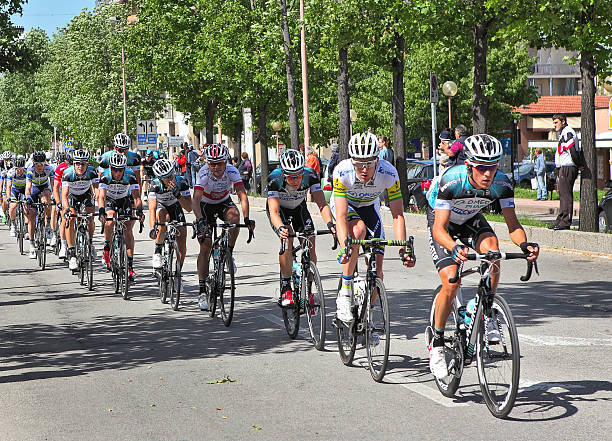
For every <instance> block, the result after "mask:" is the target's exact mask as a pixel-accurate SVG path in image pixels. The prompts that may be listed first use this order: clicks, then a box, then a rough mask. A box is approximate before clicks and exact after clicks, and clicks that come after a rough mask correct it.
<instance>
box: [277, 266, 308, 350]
mask: <svg viewBox="0 0 612 441" xmlns="http://www.w3.org/2000/svg"><path fill="white" fill-rule="evenodd" d="M292 278H293V276H292ZM303 278H304V276H302V279H303ZM300 280H301V279H300ZM293 285H294V286H293V305H289V306H284V307H282V311H283V322H284V323H285V330H286V331H287V335H288V336H289V338H290V339H292V340H294V339H295V338H297V335H298V333H299V332H300V302H301V299H303V295H302V294H301V293H300V286H301V282H300V283H297V284H293Z"/></svg>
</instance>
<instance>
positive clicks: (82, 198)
mask: <svg viewBox="0 0 612 441" xmlns="http://www.w3.org/2000/svg"><path fill="white" fill-rule="evenodd" d="M72 160H73V165H72V166H70V167H68V168H67V169H66V170H64V172H63V174H62V205H63V206H64V215H68V214H77V213H79V212H81V211H84V212H85V213H88V214H91V213H93V212H94V204H93V195H94V193H95V191H96V190H97V188H98V182H99V179H98V175H97V173H96V170H95V169H94V168H93V167H92V166H91V165H89V152H87V151H86V150H76V151H75V152H74V153H73V155H72ZM75 220H76V219H75V218H72V219H69V222H68V224H67V225H66V229H67V234H66V239H67V242H68V256H69V261H68V268H69V269H71V270H73V271H74V270H76V269H77V267H78V264H77V260H76V255H75V248H74V242H75V225H76V222H75ZM87 229H88V231H89V237H90V238H93V233H94V222H93V217H90V218H88V219H87ZM92 253H93V257H94V259H95V258H96V249H95V248H94V247H93V245H92Z"/></svg>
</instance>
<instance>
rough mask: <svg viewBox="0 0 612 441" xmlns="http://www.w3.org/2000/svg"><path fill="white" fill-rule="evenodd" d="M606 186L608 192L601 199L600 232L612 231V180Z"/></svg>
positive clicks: (599, 208)
mask: <svg viewBox="0 0 612 441" xmlns="http://www.w3.org/2000/svg"><path fill="white" fill-rule="evenodd" d="M604 187H605V188H607V189H608V192H607V193H606V194H604V195H603V197H602V198H601V201H599V207H598V210H599V232H600V233H612V180H607V181H606V183H605V184H604Z"/></svg>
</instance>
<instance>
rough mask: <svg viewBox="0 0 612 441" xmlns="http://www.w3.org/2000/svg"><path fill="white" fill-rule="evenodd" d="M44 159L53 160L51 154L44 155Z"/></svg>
mask: <svg viewBox="0 0 612 441" xmlns="http://www.w3.org/2000/svg"><path fill="white" fill-rule="evenodd" d="M45 158H47V161H51V160H52V159H53V153H51V152H47V153H45Z"/></svg>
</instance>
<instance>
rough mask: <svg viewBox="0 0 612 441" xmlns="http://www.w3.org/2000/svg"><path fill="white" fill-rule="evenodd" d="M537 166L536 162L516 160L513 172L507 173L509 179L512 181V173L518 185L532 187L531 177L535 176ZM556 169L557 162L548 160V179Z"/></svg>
mask: <svg viewBox="0 0 612 441" xmlns="http://www.w3.org/2000/svg"><path fill="white" fill-rule="evenodd" d="M534 168H535V162H533V161H529V160H526V161H523V162H515V163H514V167H513V170H512V171H513V173H506V176H508V179H510V181H512V175H513V174H514V182H515V183H516V184H515V186H516V187H523V188H531V178H533V177H535V174H534V172H533V170H534ZM554 171H555V163H554V162H552V161H546V179H550V178H552V176H553V172H554Z"/></svg>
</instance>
